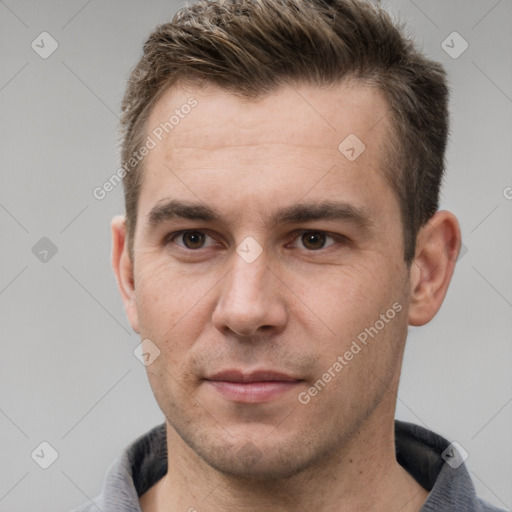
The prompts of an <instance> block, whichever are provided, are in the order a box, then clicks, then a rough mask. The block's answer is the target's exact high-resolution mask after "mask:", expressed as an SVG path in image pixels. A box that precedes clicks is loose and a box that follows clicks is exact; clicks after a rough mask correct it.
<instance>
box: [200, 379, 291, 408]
mask: <svg viewBox="0 0 512 512" xmlns="http://www.w3.org/2000/svg"><path fill="white" fill-rule="evenodd" d="M207 382H208V383H209V384H211V385H212V386H213V387H214V388H215V389H216V390H217V391H218V392H219V393H221V394H222V395H223V396H224V397H225V398H227V399H228V400H231V401H232V402H239V403H261V402H269V401H271V400H274V399H276V398H279V397H280V396H282V395H284V394H285V393H286V392H287V391H290V390H291V389H293V388H295V387H296V386H297V385H298V384H299V381H295V380H294V381H274V380H272V381H264V382H229V381H217V380H215V381H214V380H209V381H207Z"/></svg>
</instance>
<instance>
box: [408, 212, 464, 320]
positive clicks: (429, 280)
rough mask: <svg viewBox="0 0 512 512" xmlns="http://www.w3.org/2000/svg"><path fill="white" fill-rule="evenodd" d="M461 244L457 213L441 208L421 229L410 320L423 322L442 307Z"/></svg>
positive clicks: (414, 266) (411, 276) (412, 282)
mask: <svg viewBox="0 0 512 512" xmlns="http://www.w3.org/2000/svg"><path fill="white" fill-rule="evenodd" d="M460 246H461V234H460V227H459V223H458V221H457V218H456V217H455V215H453V214H452V213H450V212H448V211H438V212H436V213H435V214H434V215H433V216H432V218H431V219H430V220H429V221H428V222H427V224H426V225H425V226H423V227H422V228H421V230H420V232H419V233H418V237H417V242H416V255H415V257H414V261H413V262H412V264H411V270H410V283H411V290H410V291H411V300H410V304H409V324H410V325H414V326H419V325H424V324H426V323H428V322H430V320H432V318H434V316H435V314H436V313H437V311H438V310H439V308H440V307H441V304H442V303H443V300H444V297H445V295H446V291H447V290H448V285H449V284H450V281H451V278H452V275H453V271H454V269H455V263H456V262H457V258H458V256H459V251H460Z"/></svg>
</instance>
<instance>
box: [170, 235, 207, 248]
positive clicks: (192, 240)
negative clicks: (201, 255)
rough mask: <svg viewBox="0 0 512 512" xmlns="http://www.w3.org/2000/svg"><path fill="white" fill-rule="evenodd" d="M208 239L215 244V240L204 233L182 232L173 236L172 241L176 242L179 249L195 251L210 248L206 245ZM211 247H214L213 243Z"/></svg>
mask: <svg viewBox="0 0 512 512" xmlns="http://www.w3.org/2000/svg"><path fill="white" fill-rule="evenodd" d="M207 239H210V240H211V242H214V240H213V238H212V237H211V236H209V235H207V234H206V233H205V232H204V231H182V232H181V233H176V234H175V235H174V236H172V237H171V239H170V241H171V242H175V243H176V244H177V245H178V246H179V247H183V248H184V249H191V250H194V249H203V248H204V247H208V246H207V245H206V241H207ZM180 242H181V243H180ZM210 245H212V243H210Z"/></svg>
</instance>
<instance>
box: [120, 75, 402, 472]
mask: <svg viewBox="0 0 512 512" xmlns="http://www.w3.org/2000/svg"><path fill="white" fill-rule="evenodd" d="M191 97H193V98H195V100H197V105H196V106H195V107H194V108H192V109H188V108H185V109H182V106H183V105H185V104H187V102H189V100H190V98H191ZM176 109H178V110H180V109H181V110H180V112H181V113H182V114H183V112H185V111H186V112H189V111H190V112H189V113H188V114H186V115H182V116H180V120H179V122H178V123H176V124H175V126H174V128H173V129H172V132H170V133H169V134H168V135H166V136H165V137H163V138H162V141H161V142H158V144H157V145H156V147H155V148H153V149H151V151H150V152H149V154H148V156H147V157H146V158H145V161H144V182H143V184H142V188H141V192H140V200H139V206H138V220H137V229H136V234H135V242H134V288H135V291H134V295H135V305H136V307H135V309H134V312H133V313H132V314H131V316H130V319H131V321H132V325H133V326H134V328H135V329H136V330H138V331H139V332H140V334H141V337H142V339H150V340H151V342H152V343H154V344H155V345H157V346H158V348H159V350H160V355H159V357H157V358H156V359H155V361H154V362H153V363H152V364H151V365H149V366H148V367H147V371H148V376H149V380H150V383H151V386H152V389H153V391H154V394H155V397H156V399H157V401H158V404H159V406H160V408H161V409H162V411H163V413H164V414H165V416H166V419H167V421H168V423H169V425H170V426H171V427H172V428H173V429H174V430H175V431H176V432H177V433H178V434H179V436H180V437H181V439H182V440H183V441H184V442H185V443H186V445H187V446H189V447H190V448H192V450H191V451H190V453H191V454H192V455H193V456H197V455H198V456H199V457H201V458H202V459H203V460H205V461H206V462H208V463H209V464H210V465H211V466H213V467H215V468H217V469H219V470H221V471H224V472H226V473H231V474H237V475H244V476H255V477H263V476H266V477H268V476H273V477H278V476H287V475H291V474H294V473H297V472H299V471H301V470H303V469H305V468H308V467H312V466H313V465H314V464H316V463H320V462H321V461H322V459H323V458H324V457H330V456H332V455H333V453H336V451H337V450H340V449H341V447H342V446H344V445H346V443H347V442H348V441H349V440H350V439H351V436H353V435H354V433H355V432H357V431H359V430H360V429H361V428H362V426H364V425H367V426H368V425H370V424H372V425H380V424H382V423H383V422H384V419H385V420H386V421H387V420H389V419H390V418H392V417H393V414H394V399H393V396H394V392H395V391H396V387H397V384H398V376H399V371H400V363H401V356H402V351H403V344H404V341H405V336H406V330H407V305H408V303H407V301H408V275H409V274H408V269H407V266H406V265H405V263H404V261H403V254H404V248H403V240H402V225H401V220H400V213H399V205H398V201H397V199H396V196H395V194H394V192H393V190H392V189H391V188H390V186H389V185H388V183H387V182H386V180H385V178H384V174H383V168H382V164H381V162H382V161H383V158H384V151H385V149H386V142H387V137H388V134H389V133H390V130H389V117H388V116H389V114H388V110H387V104H386V102H385V100H384V99H383V97H382V96H381V95H380V94H379V93H378V92H377V91H376V90H375V89H371V88H365V87H362V86H354V87H349V86H347V85H340V86H337V87H336V88H332V89H329V90H327V89H319V88H315V87H296V88H292V87H283V88H281V89H279V90H278V91H276V92H274V93H272V94H271V95H269V96H267V97H265V98H263V99H260V100H258V101H249V100H242V99H240V98H238V97H236V96H233V95H231V94H228V93H226V92H223V91H221V90H219V89H217V88H214V87H211V88H209V89H199V88H189V89H187V90H185V89H176V88H174V89H172V90H169V91H167V93H166V94H165V95H164V96H163V97H162V98H161V99H160V100H159V101H158V103H157V104H156V106H155V108H154V110H153V112H152V114H151V117H150V119H149V123H148V126H147V130H148V131H147V134H148V135H151V133H152V130H153V129H154V128H156V127H158V126H159V125H160V123H164V122H166V121H168V120H169V119H170V118H171V116H172V115H173V114H175V111H176ZM174 121H175V120H174ZM351 134H353V135H351ZM354 135H355V136H356V137H357V138H358V139H359V141H360V142H358V141H357V139H355V138H354ZM347 137H349V139H347V141H346V142H345V143H344V144H342V146H341V150H340V149H339V148H338V146H339V145H340V143H342V142H343V141H344V140H345V139H346V138H347ZM153 138H155V137H153ZM361 142H362V143H363V144H364V145H365V149H364V151H363V152H362V153H360V151H361V149H362V148H363V146H362V145H361V144H360V143H361ZM358 153H360V154H359V156H358ZM355 157H356V158H355ZM393 305H394V307H393ZM400 310H401V311H400ZM363 333H366V337H365V334H363ZM363 340H364V341H363ZM358 348H359V350H358ZM349 353H351V354H352V356H350V354H349ZM336 363H338V364H336ZM319 381H320V382H319ZM315 383H316V384H315ZM315 390H316V391H315Z"/></svg>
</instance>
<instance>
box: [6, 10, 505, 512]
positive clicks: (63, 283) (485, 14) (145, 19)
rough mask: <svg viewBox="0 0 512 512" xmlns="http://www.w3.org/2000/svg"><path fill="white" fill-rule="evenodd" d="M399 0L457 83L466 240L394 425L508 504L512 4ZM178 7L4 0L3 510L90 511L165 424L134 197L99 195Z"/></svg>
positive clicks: (455, 194) (414, 355)
mask: <svg viewBox="0 0 512 512" xmlns="http://www.w3.org/2000/svg"><path fill="white" fill-rule="evenodd" d="M385 4H386V5H387V6H389V9H390V10H391V11H392V12H394V13H399V14H400V17H401V19H403V20H404V21H406V22H407V24H408V26H409V29H410V31H411V32H412V33H413V34H414V35H415V38H416V39H417V41H418V42H419V44H420V45H422V46H423V48H424V50H425V51H426V52H427V53H428V54H429V55H431V56H432V57H433V58H435V59H437V60H439V61H441V62H442V63H443V64H444V65H445V66H446V69H447V70H448V72H449V75H450V81H451V84H452V91H453V92H452V103H451V108H452V112H453V114H452V136H451V142H450V147H449V151H448V175H447V179H446V182H445V187H444V191H443V196H442V207H443V208H447V209H450V210H452V211H453V212H454V213H455V214H456V215H457V216H458V218H459V220H460V223H461V226H462V231H463V238H464V244H465V246H466V247H467V252H466V253H465V254H463V256H462V257H461V258H460V260H459V263H458V266H457V269H456V272H455V276H454V278H453V282H452V285H451V288H450V290H449V293H448V296H447V298H446V301H445V304H444V306H443V308H442V310H441V312H440V313H439V314H438V316H437V317H436V318H435V319H434V321H433V322H431V324H429V325H428V326H425V327H422V328H419V329H417V328H413V329H411V332H410V336H409V343H408V347H407V350H406V356H405V362H404V371H403V377H402V381H401V387H400V392H399V401H398V410H397V417H398V418H400V419H405V420H408V421H413V422H415V423H419V424H422V425H425V426H427V427H429V428H431V429H433V430H435V431H437V432H439V433H441V434H443V435H444V436H445V437H448V438H449V439H451V440H455V441H457V442H459V443H460V444H461V445H462V446H463V447H464V448H465V449H466V450H467V451H468V452H469V459H468V461H467V464H468V465H469V468H470V472H471V474H472V476H473V478H474V481H475V485H476V487H477V490H478V492H479V494H480V495H481V496H482V497H484V498H486V499H487V500H489V501H491V502H493V503H495V504H497V505H499V506H501V507H505V508H508V509H510V508H511V507H512V490H511V489H512V487H511V485H510V483H511V481H512V440H511V432H512V372H511V363H512V344H511V335H510V333H511V327H512V325H511V323H512V315H511V312H512V269H511V265H510V262H511V261H512V258H511V256H512V237H511V229H510V226H511V220H512V219H511V217H512V200H511V199H507V196H508V197H509V198H510V197H512V189H511V188H507V187H512V174H511V162H512V149H511V148H512V145H511V134H512V65H511V64H512V62H511V60H512V57H511V55H512V52H511V48H512V31H511V30H510V27H511V26H512V2H511V0H499V1H498V0H478V1H468V0H457V1H455V0H451V1H447V0H435V1H433V0H430V1H427V0H415V1H412V0H396V1H395V0H389V1H387V2H385ZM179 5H182V3H180V4H178V2H175V1H163V0H154V1H151V2H142V1H141V0H129V1H121V0H110V1H104V2H100V1H99V0H89V1H86V0H67V1H64V0H61V1H57V0H49V1H46V2H36V1H33V0H32V1H29V0H18V1H15V0H0V52H1V53H0V55H1V64H2V65H1V66H0V112H1V122H0V141H1V142H0V148H1V153H0V155H1V160H0V162H1V171H0V179H1V183H0V230H1V234H2V244H1V255H2V256H1V265H0V314H1V336H2V338H1V340H2V341H1V343H2V345H1V347H2V357H1V359H0V511H10V512H26V511H36V510H37V511H38V512H47V511H55V510H69V509H70V508H71V507H73V506H76V505H78V504H80V503H83V502H86V501H87V500H88V499H89V498H93V497H94V496H95V495H96V494H97V493H98V492H99V491H100V487H101V483H102V480H103V477H104V474H105V471H106V470H107V468H108V466H109V465H110V463H111V462H112V461H113V460H114V458H115V457H116V456H118V455H119V454H120V453H121V451H122V449H123V448H124V447H125V446H126V445H127V444H128V443H129V442H131V441H132V440H133V439H134V438H135V437H137V436H138V435H140V434H142V433H143V432H145V431H146V430H148V429H149V428H151V427H152V426H154V425H156V424H157V423H160V422H162V421H163V416H162V414H161V412H160V411H159V409H158V407H157V405H156V403H155V401H154V398H153V396H152V393H151V390H150V388H149V385H148V383H147V380H146V376H145V371H144V367H143V366H142V364H140V363H139V361H138V360H137V359H136V358H135V357H134V355H133V353H132V351H133V349H134V348H135V347H136V346H137V344H138V343H139V340H138V338H137V336H136V335H135V334H134V333H132V332H131V329H130V327H129V324H128V322H127V321H126V319H125V316H124V312H123V309H122V305H121V300H120V298H119V296H118V292H117V289H116V285H115V281H114V278H113V276H112V272H111V269H110V262H109V258H110V231H109V221H110V218H111V217H112V216H113V215H115V214H117V213H122V212H123V204H122V193H121V187H117V188H116V189H115V190H114V191H113V192H111V193H110V194H108V195H107V197H106V198H105V199H104V200H102V201H99V200H97V199H95V198H94V197H93V195H92V191H93V189H94V188H95V187H98V186H101V185H102V184H103V183H104V182H105V180H106V179H108V177H109V176H111V175H112V174H113V173H114V172H115V171H116V169H117V168H118V165H119V163H118V153H117V134H116V130H117V122H118V119H117V115H118V111H119V105H120V101H121V97H122V93H123V90H124V85H125V80H126V78H127V76H128V72H129V70H130V68H131V67H132V66H133V65H134V64H135V63H136V60H137V59H138V57H139V55H140V52H141V47H142V44H143V42H144V40H145V38H146V37H147V35H148V34H149V32H150V31H151V30H152V29H153V28H154V27H155V26H156V25H157V24H159V23H162V22H164V21H166V20H167V19H169V18H170V17H171V16H172V15H173V14H174V13H175V11H176V10H177V8H178V7H179ZM43 31H47V32H49V33H50V34H51V36H52V37H53V38H54V39H55V40H56V41H57V42H58V45H59V46H58V49H57V50H56V51H55V52H54V53H53V54H52V55H51V56H50V57H48V58H47V59H42V58H41V57H40V56H39V55H38V54H37V53H36V52H35V51H34V50H33V49H32V48H31V43H32V41H34V40H36V43H37V42H38V41H40V38H39V39H37V37H38V36H39V34H41V32H43ZM454 31H456V32H458V33H459V34H460V35H461V36H462V37H463V38H464V39H465V40H466V41H467V42H468V43H469V47H468V49H467V50H466V51H465V52H464V53H463V54H462V55H460V56H459V57H458V58H456V59H454V58H452V57H450V56H449V55H448V54H447V53H446V52H445V51H444V50H443V48H442V47H441V43H442V41H444V40H445V39H446V38H447V36H449V35H450V34H451V33H452V32H454ZM448 41H450V39H448ZM39 44H40V43H39ZM450 44H451V43H450ZM453 45H454V46H455V49H457V48H459V49H460V48H461V47H460V40H458V41H457V43H454V44H453ZM453 45H452V46H453ZM45 48H46V50H47V49H48V48H49V43H48V40H46V44H45ZM42 237H47V238H49V239H50V240H51V241H52V243H53V244H55V246H56V248H57V253H56V254H55V255H53V256H52V253H51V251H50V252H49V253H48V254H47V255H46V260H47V261H40V259H39V258H42V257H43V255H44V253H40V251H42V250H44V249H45V247H46V248H47V249H48V247H47V246H45V244H47V242H45V241H43V242H39V244H40V245H37V246H36V249H34V252H35V253H36V254H34V253H33V247H34V245H36V244H37V243H38V241H39V240H40V239H41V238H42ZM41 244H43V245H42V246H41ZM36 255H38V256H39V258H38V257H36ZM42 441H47V442H49V443H50V444H51V445H52V446H53V447H54V448H55V449H56V450H57V452H58V458H57V460H56V461H55V462H54V463H53V464H52V465H51V466H50V467H49V468H48V469H42V468H40V467H39V466H38V465H37V464H36V462H34V460H33V459H32V458H31V453H32V452H33V450H34V449H36V448H37V447H38V446H39V444H40V443H41V442H42ZM36 453H40V452H37V451H36ZM48 453H49V452H48V451H47V452H46V455H45V456H47V455H48ZM35 458H36V459H37V457H35Z"/></svg>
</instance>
